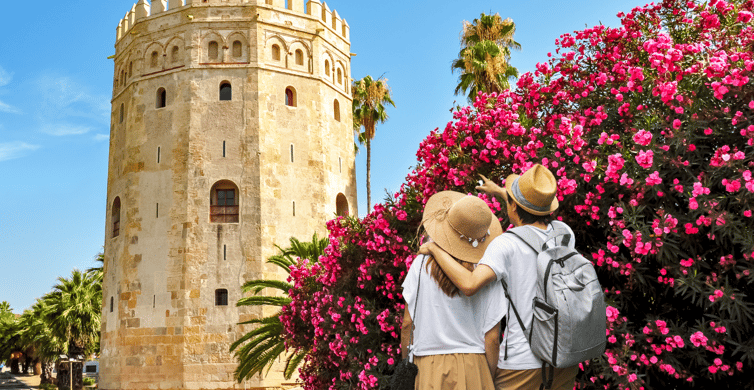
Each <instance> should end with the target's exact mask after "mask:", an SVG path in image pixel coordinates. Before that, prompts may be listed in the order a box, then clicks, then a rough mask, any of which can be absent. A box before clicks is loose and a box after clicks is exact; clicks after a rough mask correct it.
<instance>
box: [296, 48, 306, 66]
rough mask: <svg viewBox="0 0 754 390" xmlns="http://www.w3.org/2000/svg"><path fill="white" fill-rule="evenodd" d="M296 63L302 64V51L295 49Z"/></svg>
mask: <svg viewBox="0 0 754 390" xmlns="http://www.w3.org/2000/svg"><path fill="white" fill-rule="evenodd" d="M296 65H304V52H303V51H301V49H296Z"/></svg>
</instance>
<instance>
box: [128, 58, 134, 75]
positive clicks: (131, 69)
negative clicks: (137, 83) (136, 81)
mask: <svg viewBox="0 0 754 390" xmlns="http://www.w3.org/2000/svg"><path fill="white" fill-rule="evenodd" d="M128 75H129V76H131V77H134V62H133V61H131V62H129V63H128Z"/></svg>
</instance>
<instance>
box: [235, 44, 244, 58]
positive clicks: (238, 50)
mask: <svg viewBox="0 0 754 390" xmlns="http://www.w3.org/2000/svg"><path fill="white" fill-rule="evenodd" d="M242 54H243V46H242V45H241V41H234V42H233V57H236V58H239V57H241V55H242Z"/></svg>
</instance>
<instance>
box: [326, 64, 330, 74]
mask: <svg viewBox="0 0 754 390" xmlns="http://www.w3.org/2000/svg"><path fill="white" fill-rule="evenodd" d="M329 75H330V61H329V60H325V76H329Z"/></svg>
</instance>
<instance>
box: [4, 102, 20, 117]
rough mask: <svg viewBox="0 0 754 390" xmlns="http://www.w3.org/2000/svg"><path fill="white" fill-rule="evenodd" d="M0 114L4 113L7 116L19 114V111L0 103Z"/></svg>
mask: <svg viewBox="0 0 754 390" xmlns="http://www.w3.org/2000/svg"><path fill="white" fill-rule="evenodd" d="M0 112H5V113H8V114H20V113H21V110H19V109H17V108H15V107H12V106H9V105H7V104H5V103H3V102H1V101H0Z"/></svg>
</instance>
